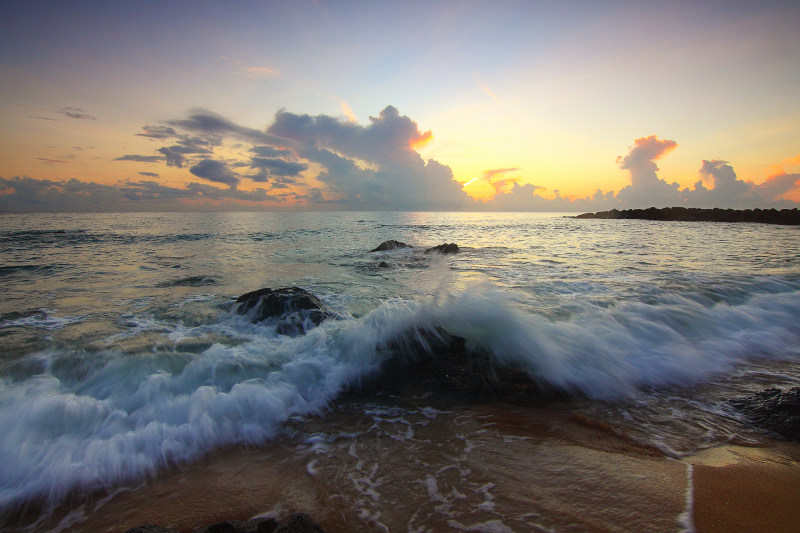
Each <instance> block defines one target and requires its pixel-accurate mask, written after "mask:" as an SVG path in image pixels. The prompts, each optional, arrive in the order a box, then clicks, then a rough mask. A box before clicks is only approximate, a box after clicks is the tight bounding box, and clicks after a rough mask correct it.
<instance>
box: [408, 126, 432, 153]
mask: <svg viewBox="0 0 800 533" xmlns="http://www.w3.org/2000/svg"><path fill="white" fill-rule="evenodd" d="M431 139H433V133H432V132H431V130H428V131H426V132H425V133H420V134H419V135H418V136H417V137H415V138H413V139H411V140H410V141H408V145H409V146H410V147H411V148H412V149H414V150H419V149H420V148H422V147H424V146H425V145H426V144H428V143H429V142H431Z"/></svg>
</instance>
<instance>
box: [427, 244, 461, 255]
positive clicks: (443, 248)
mask: <svg viewBox="0 0 800 533" xmlns="http://www.w3.org/2000/svg"><path fill="white" fill-rule="evenodd" d="M431 252H437V253H440V254H454V253H456V252H458V245H457V244H456V243H454V242H453V243H444V244H440V245H439V246H431V247H430V248H428V249H426V250H425V253H426V254H429V253H431Z"/></svg>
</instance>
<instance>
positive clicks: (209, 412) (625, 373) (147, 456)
mask: <svg viewBox="0 0 800 533" xmlns="http://www.w3.org/2000/svg"><path fill="white" fill-rule="evenodd" d="M751 291H752V292H751V294H750V296H749V297H748V298H744V299H741V300H737V301H735V302H733V303H728V302H725V301H712V300H709V299H702V298H697V297H696V296H693V295H691V294H689V295H686V294H681V293H677V292H675V293H671V294H665V295H662V296H661V297H660V298H658V299H655V300H652V301H648V302H642V301H630V302H620V303H617V304H616V305H612V306H595V305H592V304H590V303H586V304H583V305H580V306H578V305H575V306H573V307H572V308H571V314H569V315H568V316H563V317H561V318H553V317H548V316H544V315H540V314H536V313H532V312H530V310H528V309H526V308H525V306H523V305H522V303H521V302H520V301H519V298H520V296H519V295H514V294H511V293H508V292H502V291H499V290H496V289H494V288H492V287H486V286H471V287H467V288H466V289H464V290H461V291H459V292H454V293H447V292H442V293H440V294H437V295H436V296H435V297H434V298H432V299H430V300H428V301H422V302H416V301H407V300H400V299H393V300H388V301H385V302H384V303H383V304H382V305H379V306H378V307H377V308H375V309H374V310H373V311H371V312H370V313H368V314H366V315H364V316H362V317H360V318H357V319H355V318H346V319H339V320H327V321H325V322H323V323H322V324H321V325H320V326H318V327H317V328H315V329H313V330H311V331H309V332H308V333H307V334H305V335H302V336H298V337H289V336H284V335H279V334H278V333H276V331H275V330H274V328H270V327H269V326H265V325H259V324H252V323H251V322H250V321H249V320H248V319H247V318H246V317H240V316H236V315H233V314H231V315H225V316H223V318H222V319H221V320H220V322H219V323H218V324H215V325H212V326H209V325H204V326H202V328H206V330H207V329H208V328H209V327H211V328H217V329H218V330H219V331H220V332H226V333H227V334H229V335H231V336H234V337H236V340H235V342H231V343H229V344H222V343H216V344H213V345H212V346H211V347H210V348H208V349H206V350H205V351H202V352H201V353H199V354H194V353H185V352H180V351H174V352H157V353H149V354H124V353H113V352H107V351H106V352H102V351H101V352H91V351H86V350H82V349H74V350H63V349H62V350H59V349H55V348H54V349H50V350H47V351H44V352H40V353H36V354H32V355H30V356H28V357H26V358H25V360H23V361H18V362H17V363H18V367H24V368H30V369H31V370H30V371H29V372H28V373H27V374H24V375H20V373H19V372H9V371H8V369H7V368H5V369H3V372H2V376H3V377H0V379H1V380H2V382H1V383H0V385H2V386H1V387H0V427H2V428H3V431H4V436H3V439H2V441H0V463H1V464H3V465H4V466H3V469H2V471H1V472H0V523H2V519H3V516H4V515H5V516H8V514H9V513H11V512H13V511H14V509H16V508H18V507H19V506H20V505H22V504H23V503H26V502H36V503H38V504H41V505H43V506H44V507H45V508H52V506H55V505H57V504H59V503H60V502H63V501H64V500H65V498H67V496H68V495H69V494H70V493H72V492H74V491H79V492H87V493H88V492H91V491H95V490H108V489H110V488H111V487H114V486H118V485H121V484H126V483H131V482H135V481H137V480H141V479H142V478H146V477H148V476H152V475H154V474H155V473H156V472H158V471H159V470H160V469H163V468H166V467H168V466H171V465H180V464H185V463H187V462H190V461H194V460H197V459H199V458H200V457H202V456H203V455H205V454H207V453H209V452H210V451H212V450H214V449H217V448H220V447H225V446H231V445H256V446H257V445H261V444H263V443H265V442H267V441H269V440H271V439H275V438H276V437H278V436H279V435H281V434H282V432H283V431H284V423H285V422H286V421H287V420H289V419H290V418H292V417H295V416H301V417H303V416H309V415H323V414H324V413H325V412H326V411H327V409H328V408H329V407H330V405H331V404H332V403H333V402H334V401H336V398H337V396H339V395H340V394H341V393H342V391H345V390H347V389H349V388H351V387H353V386H356V385H358V384H359V383H360V382H361V381H363V380H364V379H365V378H367V377H369V376H371V375H374V374H376V373H378V372H379V371H380V368H381V365H382V364H383V363H384V362H385V361H386V360H387V359H389V358H391V357H392V356H393V354H392V353H391V350H389V349H387V347H391V346H393V345H396V343H397V340H398V339H402V338H403V337H404V336H406V335H408V332H410V331H431V332H432V331H435V330H436V328H444V329H445V330H446V331H447V332H449V333H450V334H452V335H458V336H461V337H463V338H464V339H465V340H466V346H467V348H468V349H470V350H472V351H474V352H481V353H484V354H488V356H489V357H490V358H491V360H492V362H493V363H494V364H496V365H513V366H515V367H517V368H521V369H524V371H526V372H527V373H528V374H529V375H530V376H531V379H533V380H535V381H537V382H539V383H542V384H544V385H547V386H549V387H555V388H558V389H561V390H564V391H567V392H570V393H574V394H580V395H583V396H586V397H589V398H597V399H606V400H613V399H618V398H625V397H630V396H631V395H635V394H637V393H638V391H640V390H641V389H642V388H646V387H666V386H686V385H690V384H693V383H698V382H701V381H704V380H707V379H708V378H709V377H711V376H714V375H718V374H720V373H725V372H727V371H729V370H730V369H731V368H732V367H733V366H734V365H736V364H737V363H741V362H743V361H745V360H747V359H751V358H759V357H767V358H797V357H798V356H800V331H798V330H797V328H796V324H797V321H798V317H800V285H798V283H797V282H789V281H786V280H773V281H772V282H768V281H764V280H761V281H760V282H759V283H754V284H753V285H752V286H751ZM34 318H35V315H31V317H30V319H31V320H32V319H34ZM17 320H28V317H25V318H20V319H17ZM6 325H9V324H8V323H7V324H6ZM165 327H167V328H170V327H171V328H172V334H173V336H175V335H185V336H190V335H193V334H195V333H198V332H199V330H198V332H195V331H193V330H192V329H191V328H182V329H181V328H178V327H176V326H169V325H165ZM204 331H205V330H204ZM176 345H178V343H176ZM12 375H13V378H12V377H11V376H12Z"/></svg>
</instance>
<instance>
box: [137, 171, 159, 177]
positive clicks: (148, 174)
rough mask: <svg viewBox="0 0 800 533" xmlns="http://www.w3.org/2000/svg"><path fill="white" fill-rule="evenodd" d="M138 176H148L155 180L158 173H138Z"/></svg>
mask: <svg viewBox="0 0 800 533" xmlns="http://www.w3.org/2000/svg"><path fill="white" fill-rule="evenodd" d="M139 175H140V176H148V177H150V178H157V177H158V173H156V172H139Z"/></svg>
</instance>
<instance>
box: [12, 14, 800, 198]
mask: <svg viewBox="0 0 800 533" xmlns="http://www.w3.org/2000/svg"><path fill="white" fill-rule="evenodd" d="M799 27H800V2H797V1H796V0H792V1H769V0H767V1H762V2H752V1H747V2H738V1H736V0H730V1H725V2H710V1H708V2H702V1H691V2H685V1H682V0H677V1H670V2H663V1H661V2H648V1H613V0H599V1H579V0H575V1H554V2H549V1H548V2H540V1H536V0H527V1H502V0H492V1H470V0H463V1H435V0H427V1H424V2H416V1H406V2H366V1H365V2H348V1H326V0H318V1H307V0H297V1H292V2H256V1H252V2H239V1H226V2H211V1H202V0H197V1H182V0H171V1H157V2H155V1H148V0H141V1H136V2H99V1H98V2H87V1H79V0H76V1H71V2H40V1H18V0H5V1H4V2H2V4H0V80H2V81H0V212H13V211H119V210H122V211H161V210H170V211H171V210H260V209H269V210H291V209H306V210H507V211H599V210H605V209H611V208H619V209H623V208H632V207H650V206H656V207H668V206H694V207H724V208H728V207H732V208H768V207H776V208H784V207H797V206H798V202H800V96H798V95H800V30H798V28H799Z"/></svg>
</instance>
